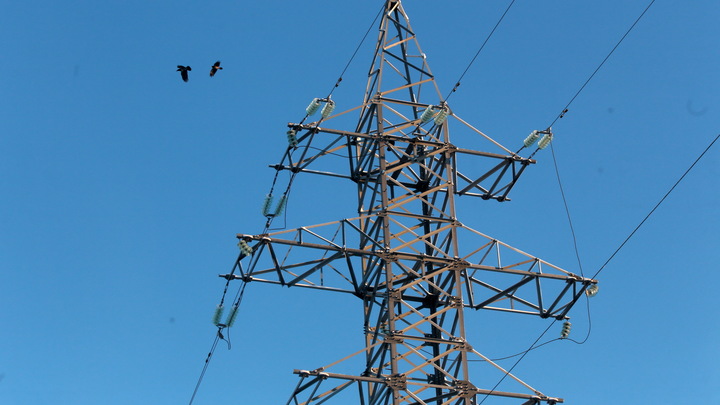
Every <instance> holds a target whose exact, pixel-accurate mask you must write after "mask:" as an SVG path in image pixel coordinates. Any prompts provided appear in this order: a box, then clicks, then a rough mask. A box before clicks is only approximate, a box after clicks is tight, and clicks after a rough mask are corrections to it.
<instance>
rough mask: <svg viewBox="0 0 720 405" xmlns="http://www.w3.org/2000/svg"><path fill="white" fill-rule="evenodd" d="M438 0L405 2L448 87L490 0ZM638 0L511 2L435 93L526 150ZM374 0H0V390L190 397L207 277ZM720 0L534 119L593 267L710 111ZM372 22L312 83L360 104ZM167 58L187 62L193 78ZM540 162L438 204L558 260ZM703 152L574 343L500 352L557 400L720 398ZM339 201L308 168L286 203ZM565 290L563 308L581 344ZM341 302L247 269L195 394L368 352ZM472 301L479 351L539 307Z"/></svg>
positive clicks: (64, 398)
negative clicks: (227, 329) (502, 189)
mask: <svg viewBox="0 0 720 405" xmlns="http://www.w3.org/2000/svg"><path fill="white" fill-rule="evenodd" d="M444 3H447V4H444ZM444 3H443V2H430V1H426V0H407V1H405V2H404V5H405V8H406V10H407V11H408V14H409V15H410V17H411V23H412V26H413V28H414V29H415V31H416V32H417V35H418V39H419V41H420V44H421V46H422V49H423V51H424V52H425V53H426V54H427V56H428V61H429V63H430V66H431V68H432V70H433V73H434V74H435V75H436V78H437V82H438V85H439V86H440V88H441V91H442V92H443V94H446V93H447V92H448V91H449V90H450V89H451V87H452V85H453V84H454V83H455V81H456V80H457V79H458V77H459V76H460V74H461V73H462V71H463V70H464V69H465V67H466V66H467V63H468V62H469V60H470V59H471V58H472V56H473V55H474V54H475V52H476V51H477V49H478V47H479V46H480V44H481V43H482V41H483V40H484V39H485V37H486V35H487V34H488V32H489V31H490V29H491V28H492V26H493V25H494V24H495V22H496V21H497V19H498V18H499V16H500V15H501V14H502V12H503V11H504V10H505V7H506V6H507V4H508V2H507V1H502V2H501V1H469V0H456V1H452V2H444ZM647 3H648V2H647V1H620V0H609V1H604V2H569V1H559V0H550V1H522V0H521V1H518V2H517V3H516V4H515V5H514V6H513V8H512V9H511V11H510V13H509V14H508V16H507V17H506V19H505V21H504V22H503V24H502V25H501V26H500V28H499V29H498V31H497V32H496V33H495V35H494V36H493V38H492V39H491V41H490V42H489V43H488V45H487V46H486V48H485V49H484V50H483V52H482V53H481V54H480V57H479V58H478V60H477V61H476V63H475V64H474V65H473V66H472V68H471V69H470V71H469V73H468V75H467V76H466V77H465V79H464V80H463V82H462V85H461V87H460V89H459V90H458V92H457V93H455V94H454V95H453V97H452V98H451V100H450V104H451V107H452V108H453V111H454V112H455V113H456V114H458V115H460V116H461V117H463V119H465V120H466V121H468V122H470V123H471V124H473V125H474V126H475V127H477V128H478V129H480V130H482V131H483V132H484V133H486V134H488V135H490V136H492V137H493V138H494V139H496V140H497V141H499V142H500V143H502V144H504V145H506V146H508V147H510V148H511V149H512V148H515V147H516V146H519V145H520V144H521V142H522V140H523V139H524V138H525V136H527V134H528V133H529V132H530V131H531V130H533V129H543V128H545V127H546V126H547V125H548V124H549V123H550V122H552V120H553V119H554V118H555V116H557V114H558V113H559V112H560V111H561V110H562V108H563V107H564V106H565V104H566V103H567V102H568V101H569V100H570V98H571V97H572V96H573V94H574V93H575V92H576V91H577V90H578V88H579V87H580V86H581V85H582V83H583V82H584V81H585V80H586V79H587V77H588V76H589V75H590V73H592V71H593V70H594V69H595V68H596V67H597V66H598V64H599V63H600V61H602V59H603V58H604V57H605V56H606V55H607V53H608V52H609V51H610V49H612V47H613V46H614V45H615V43H616V42H617V41H618V40H619V38H620V37H621V36H622V34H623V33H624V32H625V30H626V29H627V28H628V27H629V26H630V24H632V22H633V21H634V20H635V19H636V18H637V16H638V15H639V14H640V13H641V12H642V10H643V9H644V8H645V6H646V5H647ZM381 4H382V2H381V1H379V0H378V1H344V2H338V1H329V0H325V1H308V2H297V1H287V0H280V1H275V2H271V3H268V2H257V1H254V2H251V1H245V2H228V1H217V2H213V3H208V2H197V1H163V0H158V1H152V2H148V1H135V0H126V1H122V2H121V1H102V2H99V1H75V0H69V1H65V2H55V1H33V0H28V1H25V2H9V1H5V2H2V3H0V38H2V40H0V51H1V52H0V53H1V54H2V61H3V63H1V64H0V77H1V78H2V79H0V95H1V97H0V173H1V175H0V190H1V192H2V194H1V197H0V277H1V280H2V281H1V282H0V308H1V310H0V403H2V404H9V405H34V404H38V405H39V404H78V405H84V404H98V403H103V404H131V403H155V404H182V403H187V402H188V401H189V399H190V396H191V394H192V391H193V388H194V386H195V383H196V381H197V378H198V375H199V372H200V370H201V367H202V365H203V362H204V359H205V356H206V354H207V351H208V349H209V347H210V344H211V343H212V339H213V337H214V333H215V328H214V327H213V326H212V325H211V323H210V320H211V317H212V313H213V310H214V307H215V305H217V303H218V300H219V298H220V294H221V292H222V287H223V284H224V280H222V279H219V278H218V277H217V274H220V273H226V272H227V271H229V270H230V268H231V266H232V264H233V261H234V260H235V257H236V255H237V247H236V243H237V241H236V239H235V234H236V233H249V234H254V233H258V232H260V231H261V230H262V226H263V224H264V218H263V217H262V216H261V214H260V207H261V205H262V202H263V197H264V195H265V194H266V193H267V192H268V190H269V187H270V181H271V180H272V175H273V171H272V170H271V169H269V168H267V165H268V164H274V163H277V162H278V161H279V159H280V157H281V154H282V153H283V151H284V149H285V147H286V140H285V130H286V126H285V125H286V123H287V122H290V121H293V122H297V121H299V120H301V119H302V117H303V116H304V109H305V107H306V106H307V104H308V102H309V101H310V100H311V99H312V98H313V97H322V96H325V95H326V94H327V92H328V91H329V90H330V88H331V87H332V85H333V84H334V83H335V80H336V79H337V77H338V75H339V74H340V72H341V71H342V69H343V67H344V66H345V64H346V63H347V61H348V59H349V57H350V56H351V54H352V53H353V51H354V49H355V47H356V45H357V44H358V42H359V40H360V38H362V36H363V34H364V33H365V31H366V30H367V29H368V27H369V26H370V23H371V22H372V20H373V18H374V17H375V15H376V13H377V11H378V9H379V7H380V5H381ZM718 21H720V4H718V3H717V2H715V1H710V0H701V1H693V2H686V1H679V0H674V1H671V0H658V1H657V2H656V3H655V4H654V5H653V7H652V8H651V9H650V11H649V12H648V13H647V15H646V16H645V17H644V18H643V20H642V21H641V22H640V23H639V24H638V26H637V27H636V28H635V30H634V31H633V32H632V33H631V34H630V35H629V36H628V38H627V39H626V40H625V42H623V44H622V45H621V46H620V48H619V49H618V50H617V51H616V52H615V54H614V55H613V56H612V58H611V59H610V60H609V61H608V62H607V64H606V65H605V66H604V67H603V69H602V70H601V71H600V72H599V73H598V75H597V76H596V77H595V78H594V79H593V81H591V82H590V84H589V85H588V87H587V88H586V89H585V90H584V91H583V92H582V93H581V95H580V96H579V97H578V98H577V99H576V100H575V102H574V103H573V105H572V106H571V107H570V111H569V113H568V114H567V115H566V116H565V118H563V119H562V120H560V121H559V122H558V123H557V124H556V125H555V126H554V132H555V135H556V141H555V143H554V149H555V153H556V156H557V162H558V165H559V168H560V174H561V176H562V179H563V182H564V186H565V192H566V195H567V198H568V203H569V205H570V209H571V212H572V218H573V221H574V225H575V231H576V233H577V237H578V243H579V250H580V254H581V259H582V263H583V267H584V269H585V273H586V274H588V273H589V274H592V273H594V272H595V271H596V270H597V269H598V268H599V267H600V266H601V265H602V263H604V262H605V260H606V259H607V258H608V257H609V256H610V254H612V252H613V251H614V250H615V249H616V248H617V247H618V245H619V244H620V243H621V242H622V241H623V240H624V238H625V237H626V236H627V235H628V234H629V232H630V231H632V229H633V228H634V227H635V226H636V225H637V224H638V222H639V221H640V220H641V219H642V218H643V217H644V216H645V215H646V214H647V212H648V211H649V210H650V209H651V208H652V207H653V205H654V204H655V203H656V202H657V201H658V200H659V199H660V198H661V197H662V196H663V194H664V193H665V192H666V191H667V190H668V189H669V187H670V186H671V185H672V184H673V183H674V182H675V181H676V180H677V178H678V177H679V176H680V175H681V174H682V173H683V172H684V171H685V169H686V168H687V167H688V166H689V165H690V164H691V163H692V161H693V160H694V159H695V158H696V157H697V156H698V155H699V154H700V153H701V152H702V150H703V149H704V148H705V147H706V146H707V145H708V143H709V142H710V141H711V140H712V139H713V138H714V137H715V136H716V135H717V133H718V132H719V131H720V126H719V125H718V123H719V122H720V101H719V99H718V94H720V80H719V79H718V72H719V71H720V70H719V69H718V66H720V52H718V38H720V25H718V24H717V22H718ZM375 38H376V34H375V32H374V29H373V32H371V34H370V36H369V37H368V42H366V43H365V44H364V46H363V47H362V48H361V50H360V52H359V54H358V56H357V57H356V59H355V61H354V62H353V64H352V65H351V66H350V69H349V70H348V72H347V73H346V75H345V77H344V79H345V80H344V81H343V83H342V85H341V86H340V87H339V88H338V89H337V90H336V92H335V93H334V94H333V98H334V99H335V100H336V102H337V103H338V111H340V110H344V109H348V108H351V107H354V106H356V105H357V104H359V103H360V102H361V101H362V96H363V90H364V86H365V77H366V74H367V69H368V66H369V64H370V55H371V52H372V48H373V46H374V39H375ZM218 59H219V60H221V61H222V62H223V66H224V67H225V69H224V70H223V71H221V72H220V73H218V75H217V76H216V77H214V78H212V79H211V78H209V77H208V71H209V67H210V65H211V64H212V63H213V62H214V61H215V60H218ZM178 64H183V65H190V66H192V68H193V70H192V72H190V81H189V82H188V83H183V82H182V81H181V80H180V77H179V73H178V72H176V71H175V69H176V68H175V66H176V65H178ZM468 142H469V143H467V144H459V146H461V147H466V148H470V149H473V148H475V147H476V145H473V144H472V140H470V141H468ZM456 143H458V142H456ZM536 158H537V159H538V164H537V165H534V166H533V167H531V168H530V170H528V172H527V174H525V175H524V177H523V178H522V179H521V181H520V183H519V184H518V185H517V186H516V188H515V189H514V190H513V193H512V194H511V197H512V199H513V200H512V201H511V202H506V203H503V204H498V203H496V202H494V201H483V200H480V199H470V198H462V199H460V202H459V203H458V207H459V210H460V211H459V217H460V219H461V220H462V222H463V223H464V224H466V225H468V226H470V227H472V228H474V229H477V230H479V231H481V232H483V233H485V234H488V235H491V236H493V237H496V238H498V239H500V240H502V241H504V242H506V243H509V244H510V245H513V246H515V247H517V248H520V249H522V250H524V251H526V252H529V253H531V254H534V255H537V256H539V257H541V258H543V259H545V260H547V261H550V262H551V263H554V264H557V265H559V266H561V267H563V268H566V269H569V270H575V269H576V263H577V262H576V259H575V255H574V250H573V245H572V239H571V236H570V231H569V228H568V224H567V219H566V216H565V211H564V209H563V206H562V200H561V197H560V194H559V190H558V185H557V181H556V179H555V173H554V169H553V162H552V158H551V154H550V151H549V150H545V151H542V152H540V153H538V155H536ZM718 163H720V148H719V147H718V146H717V145H716V147H714V148H713V149H712V150H710V151H709V152H708V154H707V155H706V156H705V158H704V159H703V160H702V161H701V162H700V163H699V164H698V165H697V166H696V168H695V169H694V171H693V172H692V173H691V174H690V175H689V176H688V177H687V178H686V180H685V181H684V182H683V183H682V184H681V185H680V186H679V187H678V188H677V189H676V190H675V192H674V193H673V194H672V195H671V196H670V197H669V198H668V200H667V201H666V202H665V203H664V204H663V205H662V206H661V207H660V208H659V209H658V211H657V212H656V213H655V214H654V216H652V217H651V219H650V220H649V222H647V223H646V225H645V226H644V227H643V228H642V229H641V230H640V231H639V232H638V233H637V234H636V235H635V237H634V238H633V239H631V240H630V242H629V243H628V244H627V245H626V247H625V248H624V249H623V250H622V251H621V252H620V253H619V254H618V255H617V257H616V258H615V259H614V260H613V261H612V262H611V263H610V264H609V265H608V266H607V268H606V269H605V270H603V272H602V273H601V274H600V276H599V280H600V293H599V294H598V295H597V296H596V297H594V298H593V299H592V300H591V306H592V307H591V319H592V334H591V336H590V338H589V340H588V342H587V343H585V344H584V345H576V344H574V343H572V342H570V341H558V342H554V343H551V344H548V345H546V346H543V347H542V348H540V349H538V350H535V351H533V352H531V353H530V354H528V355H527V356H526V358H525V359H524V360H523V361H522V362H521V363H520V364H519V365H518V366H517V368H516V369H515V370H514V373H515V374H516V375H518V376H519V377H521V378H522V379H524V380H525V381H526V382H527V383H529V384H530V385H532V386H534V387H536V388H538V389H539V390H541V391H543V392H544V393H546V394H548V395H552V396H559V397H563V398H565V399H566V403H574V404H605V403H609V402H612V403H628V404H629V403H635V404H643V403H653V404H658V403H659V404H671V403H672V404H675V403H708V404H709V403H720V394H718V391H717V387H718V386H720V371H718V370H719V368H718V366H717V364H718V361H719V360H720V349H719V348H718V343H717V342H718V341H720V325H719V322H718V319H719V317H718V315H719V314H718V307H717V303H716V299H715V296H716V289H717V283H716V280H715V277H714V276H715V274H716V272H717V263H718V261H719V260H718V259H720V253H718V252H719V251H718V245H719V244H720V236H718V226H720V217H719V216H718V211H719V210H718V206H720V191H718V185H720V182H719V181H718V178H719V177H720V169H719V165H718ZM331 190H332V191H331ZM336 196H342V197H336ZM328 197H333V198H328ZM345 198H347V200H345ZM353 198H354V195H353V187H352V185H351V184H345V183H344V182H343V181H340V180H332V181H329V180H327V179H322V178H318V177H313V176H302V175H301V176H299V177H298V180H297V181H296V183H295V186H294V187H293V200H292V201H291V203H290V205H289V206H288V210H287V225H288V227H298V226H302V225H310V224H314V223H321V222H327V221H334V220H338V219H342V218H348V217H353V216H355V212H354V206H353V205H352V204H344V203H343V202H344V201H352V199H353ZM585 308H586V304H585V302H582V303H580V304H578V305H577V306H576V308H575V309H574V311H573V312H572V313H571V316H572V322H573V332H572V335H571V337H573V338H575V339H577V340H582V339H583V338H584V337H585V335H586V333H587V330H588V317H587V313H586V309H585ZM361 312H362V307H361V305H360V303H359V302H357V301H356V300H354V299H353V298H352V297H345V296H336V295H332V294H323V293H321V292H314V291H295V290H292V289H290V290H288V289H280V288H278V287H274V286H268V285H252V284H251V285H249V286H248V289H247V291H246V293H245V300H244V303H243V307H242V308H241V313H240V317H239V319H238V321H237V323H236V325H235V326H234V327H233V329H232V330H231V337H232V343H233V345H232V350H230V351H228V350H227V348H226V347H224V346H220V347H219V348H218V350H217V352H216V353H215V357H214V358H213V360H212V362H211V364H210V367H209V370H208V373H207V375H206V376H205V380H204V383H203V385H202V387H201V389H200V391H199V393H198V397H197V398H196V400H195V404H217V403H227V404H241V403H264V404H284V403H285V401H286V400H287V398H288V397H289V395H290V393H291V391H292V389H293V388H294V386H295V384H296V381H297V380H296V376H295V375H293V374H292V370H293V369H294V368H300V369H313V368H317V367H320V366H322V365H325V364H327V363H329V362H331V361H333V360H335V359H338V358H340V357H343V356H344V355H346V354H347V353H350V352H353V351H355V350H357V349H359V348H361V347H362V315H361ZM467 322H468V327H469V329H470V332H469V334H471V336H472V338H473V340H472V341H471V342H472V343H473V346H474V347H475V348H476V349H477V350H479V351H480V352H482V353H484V354H486V355H487V356H489V357H491V358H497V357H503V356H507V355H510V354H514V353H517V352H520V351H523V350H525V349H526V348H527V347H528V346H529V345H530V344H531V343H532V342H533V341H534V340H535V338H536V337H537V336H538V335H539V333H540V332H542V330H544V329H545V327H546V326H547V322H548V321H546V320H545V321H543V320H538V319H534V318H530V317H524V316H518V315H511V314H497V313H485V312H480V313H472V314H469V315H468V320H467ZM560 326H561V325H560V324H559V323H558V324H556V327H554V329H553V330H551V331H550V332H549V333H548V335H546V339H544V340H547V339H552V338H555V337H557V336H558V335H559V333H560ZM544 340H543V341H544ZM513 361H514V360H508V361H505V362H502V363H501V364H503V365H505V366H507V367H509V366H511V365H512V363H513ZM498 377H499V376H498ZM475 383H476V384H477V385H479V386H482V387H485V388H490V387H492V386H493V385H494V384H495V383H496V380H495V379H488V380H485V381H475ZM505 388H507V389H508V390H512V389H513V388H511V386H505V385H501V386H500V387H499V389H505ZM516 402H518V403H520V402H519V401H516ZM486 403H514V402H512V401H510V402H508V401H496V402H492V400H488V401H486Z"/></svg>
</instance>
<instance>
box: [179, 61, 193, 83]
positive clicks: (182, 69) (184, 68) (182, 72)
mask: <svg viewBox="0 0 720 405" xmlns="http://www.w3.org/2000/svg"><path fill="white" fill-rule="evenodd" d="M191 70H192V68H191V67H190V66H183V65H178V68H177V71H178V72H180V77H182V79H183V81H184V82H186V81H188V72H189V71H191Z"/></svg>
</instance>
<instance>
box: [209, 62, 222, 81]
mask: <svg viewBox="0 0 720 405" xmlns="http://www.w3.org/2000/svg"><path fill="white" fill-rule="evenodd" d="M218 70H222V68H221V67H220V61H217V62H215V64H214V65H212V67H211V68H210V77H213V76H215V73H217V71H218Z"/></svg>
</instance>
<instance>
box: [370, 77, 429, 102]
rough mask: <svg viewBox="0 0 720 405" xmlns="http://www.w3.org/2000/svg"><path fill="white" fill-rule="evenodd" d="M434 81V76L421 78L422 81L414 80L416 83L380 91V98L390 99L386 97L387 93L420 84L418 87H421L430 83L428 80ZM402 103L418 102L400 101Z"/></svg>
mask: <svg viewBox="0 0 720 405" xmlns="http://www.w3.org/2000/svg"><path fill="white" fill-rule="evenodd" d="M432 81H434V79H433V77H430V78H427V79H425V80H420V81H417V82H414V83H409V84H406V85H404V86H400V87H395V88H394V89H390V90H385V91H382V92H380V93H379V95H380V99H381V100H388V99H386V98H385V95H386V94H390V93H394V92H396V91H400V90H404V89H407V88H409V87H415V86H418V87H419V86H420V85H422V84H425V83H428V82H432ZM400 104H405V105H410V104H417V103H407V102H402V103H400ZM418 105H419V104H418Z"/></svg>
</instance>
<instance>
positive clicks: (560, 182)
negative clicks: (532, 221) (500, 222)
mask: <svg viewBox="0 0 720 405" xmlns="http://www.w3.org/2000/svg"><path fill="white" fill-rule="evenodd" d="M550 151H551V152H552V158H553V165H554V166H555V177H557V181H558V187H559V188H560V195H561V196H562V201H563V205H564V206H565V215H567V219H568V224H569V225H570V233H571V234H572V240H573V246H574V247H575V257H576V258H577V262H578V266H579V268H580V275H581V276H582V277H583V278H585V274H584V273H583V266H582V261H581V260H580V251H579V250H578V244H577V236H576V235H575V228H574V227H573V222H572V218H571V216H570V208H569V207H568V203H567V199H566V198H565V190H564V189H563V184H562V180H560V170H559V169H558V165H557V159H556V158H555V148H554V147H553V145H552V142H550Z"/></svg>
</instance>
